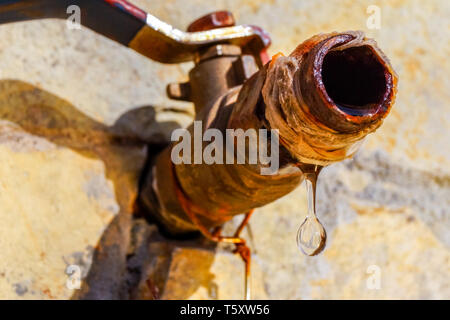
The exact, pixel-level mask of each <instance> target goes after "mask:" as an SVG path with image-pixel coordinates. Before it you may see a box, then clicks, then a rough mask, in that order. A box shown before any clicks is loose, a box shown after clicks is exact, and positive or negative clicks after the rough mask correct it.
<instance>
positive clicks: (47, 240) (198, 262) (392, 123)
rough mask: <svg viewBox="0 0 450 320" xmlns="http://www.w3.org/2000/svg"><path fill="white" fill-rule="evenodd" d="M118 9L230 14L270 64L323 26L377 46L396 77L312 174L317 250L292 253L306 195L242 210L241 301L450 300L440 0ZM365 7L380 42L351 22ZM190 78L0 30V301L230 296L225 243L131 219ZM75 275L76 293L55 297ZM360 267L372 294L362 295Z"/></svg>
mask: <svg viewBox="0 0 450 320" xmlns="http://www.w3.org/2000/svg"><path fill="white" fill-rule="evenodd" d="M132 2H133V3H135V4H137V5H138V6H141V7H142V8H144V9H146V10H147V11H149V12H151V13H152V14H154V15H155V16H157V17H159V18H161V19H162V20H164V21H166V22H168V23H171V24H173V25H174V26H176V27H178V28H181V29H185V28H186V26H187V25H188V24H189V23H190V22H191V21H192V20H194V19H195V18H197V17H199V16H201V15H203V14H206V13H208V12H210V11H214V10H217V9H227V10H230V11H232V12H233V13H234V14H235V17H236V19H237V21H238V23H246V24H254V25H258V26H261V27H263V28H264V29H265V30H267V31H269V32H270V34H271V36H272V40H273V44H272V46H271V48H270V54H275V53H277V52H279V51H281V52H284V53H285V54H288V53H289V52H290V51H292V50H293V49H294V47H295V46H296V45H297V44H298V43H300V42H301V41H303V40H304V39H306V38H308V37H310V36H312V35H314V34H316V33H320V32H330V31H345V30H354V29H358V30H363V31H365V32H366V33H367V34H368V36H370V37H373V38H375V39H376V40H377V42H378V44H379V46H380V47H381V48H382V50H383V51H384V52H385V53H386V54H387V56H388V57H390V59H391V62H392V64H393V66H394V68H395V70H396V71H397V73H398V75H399V78H400V80H399V92H398V97H397V102H396V104H395V106H394V108H393V110H392V112H391V114H390V116H389V117H388V118H387V119H386V121H385V123H384V125H383V126H382V127H381V128H380V129H379V130H378V131H377V132H376V133H375V134H373V135H371V136H369V137H368V138H367V139H366V142H365V144H364V146H363V147H362V149H361V150H360V152H359V153H358V154H357V156H356V157H355V159H353V160H348V161H344V162H342V163H339V164H335V165H332V166H330V167H328V168H326V169H324V171H323V174H321V177H320V181H319V185H318V204H317V209H318V214H319V216H320V217H321V220H323V222H324V225H325V227H326V229H327V232H328V245H327V248H326V249H325V251H324V252H323V253H322V254H321V255H320V256H317V257H305V256H303V255H302V254H301V253H300V252H299V251H298V249H297V248H296V243H295V233H296V230H297V228H298V226H299V225H300V223H301V222H302V221H303V219H304V215H305V211H306V199H305V192H304V188H303V186H302V187H300V188H298V189H297V190H295V191H294V192H292V193H291V194H289V195H288V196H286V197H284V198H282V199H280V200H278V201H277V202H275V203H272V204H270V205H268V206H266V207H264V208H260V209H257V210H256V213H255V214H254V216H253V218H252V220H251V222H250V229H247V230H246V231H245V232H244V236H245V237H246V238H248V239H249V242H250V244H251V246H252V249H253V251H254V255H253V278H252V282H253V289H254V298H269V299H324V298H327V299H341V298H344V299H366V298H367V299H372V298H380V299H389V298H396V299H405V298H414V299H433V298H438V299H442V298H445V299H448V298H450V280H449V279H450V277H449V274H450V253H449V246H450V238H449V233H448V230H449V226H450V148H449V143H450V136H449V135H450V133H449V128H450V116H449V114H450V112H449V111H450V109H449V102H450V96H449V91H450V90H449V89H450V83H449V78H448V74H449V73H450V63H449V60H448V56H449V54H450V48H449V46H450V44H449V42H448V40H447V39H448V17H449V16H450V3H449V2H448V1H443V0H431V1H426V2H425V1H418V0H412V1H409V0H408V1H406V0H392V1H376V3H374V2H373V1H342V0H339V1H338V0H333V1H330V0H323V1H306V0H305V1H303V0H284V1H281V0H280V1H276V0H265V1H257V0H244V1H243V0H239V1H237V0H235V1H231V0H229V1H225V0H223V1H219V0H218V1H205V0H189V1H185V0H166V1H145V0H134V1H132ZM373 4H375V5H378V6H379V7H380V9H381V28H380V29H378V30H369V29H368V28H367V26H366V20H367V18H368V16H369V14H367V12H366V9H367V7H368V6H369V5H373ZM191 67H192V65H191V64H189V63H187V64H182V65H161V64H158V63H156V62H153V61H149V60H148V59H146V58H144V57H143V56H140V55H139V54H137V53H135V52H133V51H131V50H129V49H127V48H124V47H121V46H119V45H118V44H116V43H113V42H111V41H109V40H108V39H105V38H103V37H101V36H99V35H97V34H95V33H94V32H92V31H90V30H87V29H82V30H68V29H66V25H65V22H64V21H51V20H48V21H33V22H28V23H16V24H10V25H2V26H0V159H1V164H2V165H1V166H0V221H1V223H0V235H1V237H0V299H17V298H22V299H68V298H98V299H105V298H124V299H125V298H150V299H151V298H154V297H157V296H159V297H162V298H166V299H175V298H180V299H188V298H191V299H217V298H219V299H226V298H232V299H239V298H241V297H242V296H243V286H242V283H243V265H242V262H241V261H240V259H239V258H238V257H237V256H235V255H233V254H232V253H231V248H230V247H227V246H222V245H220V246H219V247H215V246H214V245H213V244H211V243H209V242H208V241H204V240H202V239H194V240H189V241H175V240H168V239H166V238H164V237H163V236H162V235H161V234H159V232H158V231H157V229H156V227H155V226H151V225H149V224H147V223H146V222H145V221H143V220H141V219H133V216H132V214H133V211H134V206H133V203H134V200H135V197H136V193H137V185H138V177H139V174H140V172H141V169H142V167H143V165H144V161H145V158H146V155H147V152H149V153H154V152H156V150H157V147H155V145H158V144H160V143H162V142H164V141H165V140H167V138H168V136H169V134H170V132H171V130H173V129H174V128H176V127H179V126H185V125H187V124H188V123H189V122H190V121H191V119H192V112H193V108H192V106H191V105H189V104H183V103H178V102H174V101H170V100H168V99H166V98H165V85H166V84H167V83H168V82H176V81H182V80H185V79H186V74H187V71H188V70H189V69H190V68H191ZM446 112H449V113H448V114H447V113H446ZM237 220H239V219H237ZM237 223H238V221H233V222H231V223H230V224H229V226H227V229H228V230H232V227H233V226H234V225H236V224H237ZM249 230H251V232H249ZM72 264H75V265H79V266H80V268H81V273H82V276H83V279H84V281H83V284H82V286H81V290H75V289H69V288H68V287H67V280H68V278H69V276H68V275H67V273H66V271H67V270H66V268H67V266H69V265H72ZM373 266H375V267H373ZM372 270H378V271H380V276H381V287H380V288H379V289H371V286H370V285H368V281H369V282H370V280H371V279H372V277H373V275H374V274H373V273H372V274H371V273H370V272H371V271H372Z"/></svg>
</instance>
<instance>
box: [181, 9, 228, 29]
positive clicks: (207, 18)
mask: <svg viewBox="0 0 450 320" xmlns="http://www.w3.org/2000/svg"><path fill="white" fill-rule="evenodd" d="M235 24H236V23H235V21H234V17H233V14H232V13H231V12H230V11H215V12H211V13H209V14H207V15H204V16H203V17H200V18H198V19H197V20H195V21H194V22H192V23H191V24H190V25H189V27H188V28H187V31H188V32H200V31H206V30H212V29H217V28H225V27H233V26H234V25H235Z"/></svg>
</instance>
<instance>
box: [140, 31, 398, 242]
mask: <svg viewBox="0 0 450 320" xmlns="http://www.w3.org/2000/svg"><path fill="white" fill-rule="evenodd" d="M396 83H397V77H396V75H395V72H394V71H393V69H392V67H391V65H390V63H389V61H388V59H387V58H386V57H385V55H384V54H383V53H382V52H381V50H380V49H379V48H378V47H377V45H376V43H375V42H374V41H373V40H369V39H366V38H365V37H364V34H363V33H362V32H344V33H331V34H323V35H318V36H315V37H312V38H311V39H309V40H307V41H305V42H303V43H302V44H301V45H299V46H298V47H297V48H296V49H295V50H294V52H292V54H291V55H289V56H288V57H284V56H281V57H278V58H276V59H273V60H272V61H271V62H270V63H269V64H266V65H265V66H264V68H262V69H261V70H260V71H259V72H257V73H256V74H255V75H253V76H252V77H251V78H250V79H249V80H247V81H246V82H245V83H244V84H243V85H242V86H240V87H235V88H232V89H230V90H229V91H228V93H226V94H225V95H223V96H221V97H220V98H219V99H217V101H216V102H215V103H213V104H211V105H210V106H209V107H206V108H204V109H202V110H201V112H200V113H199V114H197V117H196V120H202V123H203V128H202V132H201V133H203V132H205V130H206V129H210V128H215V129H218V130H220V132H222V133H223V136H224V137H225V136H226V134H225V132H226V129H243V130H247V129H255V130H258V129H268V130H270V129H277V130H278V132H279V140H280V143H279V149H278V150H279V162H280V170H279V171H278V172H277V173H276V174H274V175H262V174H261V168H263V167H265V165H264V164H262V163H257V164H256V165H252V164H248V163H245V164H236V161H235V162H234V164H205V163H202V164H194V161H191V163H190V164H189V163H181V164H177V165H175V164H173V163H172V161H171V150H172V148H173V147H174V146H175V145H176V143H174V144H172V145H170V146H169V147H167V148H166V149H165V150H164V151H163V152H162V153H161V154H159V155H158V156H157V157H156V159H155V160H154V163H153V165H152V167H151V170H149V174H148V177H147V178H146V180H145V183H144V186H143V189H142V193H141V196H140V201H141V203H142V204H143V205H144V206H145V207H146V208H147V210H148V212H150V213H151V215H152V216H154V217H156V218H157V219H158V220H159V221H160V222H161V223H162V224H163V225H164V226H165V227H166V229H167V230H168V231H169V232H172V233H174V234H180V233H185V232H190V231H195V230H199V224H200V225H201V227H202V228H204V229H210V228H212V227H216V226H220V225H222V224H223V223H224V222H226V221H228V220H230V219H231V218H232V217H233V216H235V215H237V214H241V213H246V212H249V211H250V210H251V209H254V208H257V207H261V206H263V205H265V204H267V203H270V202H272V201H274V200H276V199H278V198H280V197H282V196H284V195H285V194H287V193H289V192H291V191H292V190H293V189H294V188H296V187H297V186H298V185H299V184H300V183H301V182H302V180H303V178H304V177H303V172H302V170H301V168H302V165H308V164H314V165H321V166H323V165H328V164H330V163H333V162H336V161H340V160H343V159H345V158H348V157H351V156H352V155H353V154H354V152H355V151H356V150H357V147H358V145H359V143H360V142H361V141H362V139H363V138H364V137H365V136H366V135H367V134H369V133H371V132H373V131H375V130H376V129H377V128H378V127H379V126H380V125H381V124H382V121H383V119H384V117H386V115H387V114H388V113H389V110H390V108H391V106H392V104H393V102H394V97H395V92H396ZM188 130H189V132H190V133H191V135H190V136H191V139H192V141H191V143H192V145H194V143H195V141H194V139H195V134H198V132H195V128H194V125H192V126H190V127H189V128H188ZM270 144H271V141H270V140H269V141H268V142H267V145H266V146H265V147H266V148H267V149H270ZM223 145H225V142H224V143H223ZM206 146H207V143H205V142H203V145H202V150H203V149H204V148H205V147H206ZM246 148H247V150H248V148H249V145H248V144H247V145H246ZM236 156H237V155H236V154H235V153H234V157H236ZM187 205H188V206H187ZM187 208H188V211H190V212H188V213H187V212H186V211H187ZM192 215H195V221H193V219H192Z"/></svg>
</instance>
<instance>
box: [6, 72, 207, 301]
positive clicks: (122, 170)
mask: <svg viewBox="0 0 450 320" xmlns="http://www.w3.org/2000/svg"><path fill="white" fill-rule="evenodd" d="M156 110H157V108H155V107H153V106H145V107H139V108H136V109H132V110H131V111H129V112H127V113H125V114H123V115H122V116H121V117H120V118H119V119H118V120H117V121H116V123H115V124H114V125H113V126H106V125H104V124H102V123H100V122H98V121H95V120H94V119H92V118H90V117H88V116H86V115H85V114H83V113H81V112H80V111H79V110H77V109H76V108H75V107H74V106H73V105H71V104H70V103H69V102H67V101H65V100H63V99H60V98H58V97H56V96H55V95H53V94H51V93H49V92H47V91H44V90H42V89H39V88H37V87H35V86H33V85H31V84H28V83H25V82H22V81H17V80H1V81H0V120H3V121H4V120H6V121H9V122H13V123H15V124H17V125H19V126H20V127H21V128H22V129H23V130H25V131H27V132H28V133H30V134H33V135H36V136H40V137H43V138H45V139H47V140H49V141H51V142H52V143H54V144H57V145H60V146H63V147H67V148H70V149H72V150H74V151H76V152H78V153H80V154H82V155H83V156H85V157H89V158H93V159H98V160H101V161H102V162H103V163H104V165H105V168H106V175H107V178H108V179H109V180H110V181H112V182H113V184H114V189H115V197H116V201H117V202H118V204H119V206H120V211H119V213H118V214H117V215H116V216H115V218H114V219H113V220H112V221H111V223H110V224H109V225H108V226H107V228H106V229H105V230H104V232H103V234H102V236H101V238H100V240H99V242H98V244H97V246H96V247H95V252H94V254H93V262H92V265H91V268H90V270H89V273H88V275H87V277H86V279H85V282H84V286H83V287H82V289H81V290H79V291H78V292H77V293H76V294H75V295H74V297H73V298H75V299H128V298H148V299H151V298H155V297H157V296H158V295H159V294H160V293H161V292H162V290H163V288H164V285H165V280H166V276H167V274H168V272H169V270H168V269H169V267H170V257H171V254H172V251H173V250H175V248H176V247H179V246H180V245H181V246H194V247H198V246H199V247H201V248H205V249H207V251H208V250H209V249H211V248H212V245H211V244H210V243H207V242H205V241H203V240H201V239H199V240H192V241H188V242H183V243H182V244H180V243H179V242H177V241H175V240H168V239H165V238H164V237H163V236H161V235H160V234H159V232H158V231H157V228H156V227H155V226H152V225H149V224H148V223H145V222H144V221H143V220H142V219H133V214H134V213H135V211H136V210H135V200H136V198H137V194H138V187H139V186H138V185H139V176H140V174H141V172H142V171H143V169H144V166H145V162H146V158H147V153H148V155H149V156H150V157H151V156H152V155H155V154H156V153H157V152H158V151H159V150H161V148H162V147H163V146H164V145H166V144H167V143H168V140H169V137H170V132H172V131H173V130H174V129H176V128H178V127H180V125H179V124H178V123H177V122H175V121H170V122H158V121H157V120H156V112H157V111H156ZM162 111H164V110H162ZM179 112H181V111H179ZM73 214H76V212H74V213H73ZM209 251H210V250H209ZM152 259H153V260H152ZM155 259H156V260H157V261H156V260H155ZM203 260H204V261H206V262H207V263H204V264H203V268H204V270H201V271H200V270H199V272H198V273H197V274H206V275H207V274H209V272H208V270H209V267H210V266H211V264H212V262H213V255H210V259H209V260H208V259H206V260H205V259H203ZM144 269H145V270H144ZM148 277H150V278H148ZM151 277H154V279H152V278H151ZM202 282H203V281H197V282H195V281H194V282H193V284H192V285H193V286H198V285H201V283H202ZM143 286H144V287H145V288H143ZM193 290H194V288H190V289H189V288H186V292H185V294H183V296H180V297H179V298H185V297H188V296H189V292H192V291H193Z"/></svg>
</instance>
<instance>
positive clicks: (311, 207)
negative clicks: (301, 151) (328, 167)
mask: <svg viewBox="0 0 450 320" xmlns="http://www.w3.org/2000/svg"><path fill="white" fill-rule="evenodd" d="M299 168H300V169H301V170H302V172H303V174H304V176H305V183H306V196H307V198H308V213H307V216H306V219H305V221H303V223H302V224H301V226H300V228H299V229H298V233H297V245H298V247H299V249H300V250H301V251H302V252H303V253H304V254H306V255H308V256H315V255H317V254H319V253H320V252H322V250H323V249H324V248H325V244H326V241H327V233H326V231H325V228H324V227H323V225H322V223H320V221H319V219H318V218H317V215H316V187H317V178H318V177H319V173H320V171H321V170H322V168H323V167H321V166H317V165H307V164H301V165H299Z"/></svg>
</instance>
